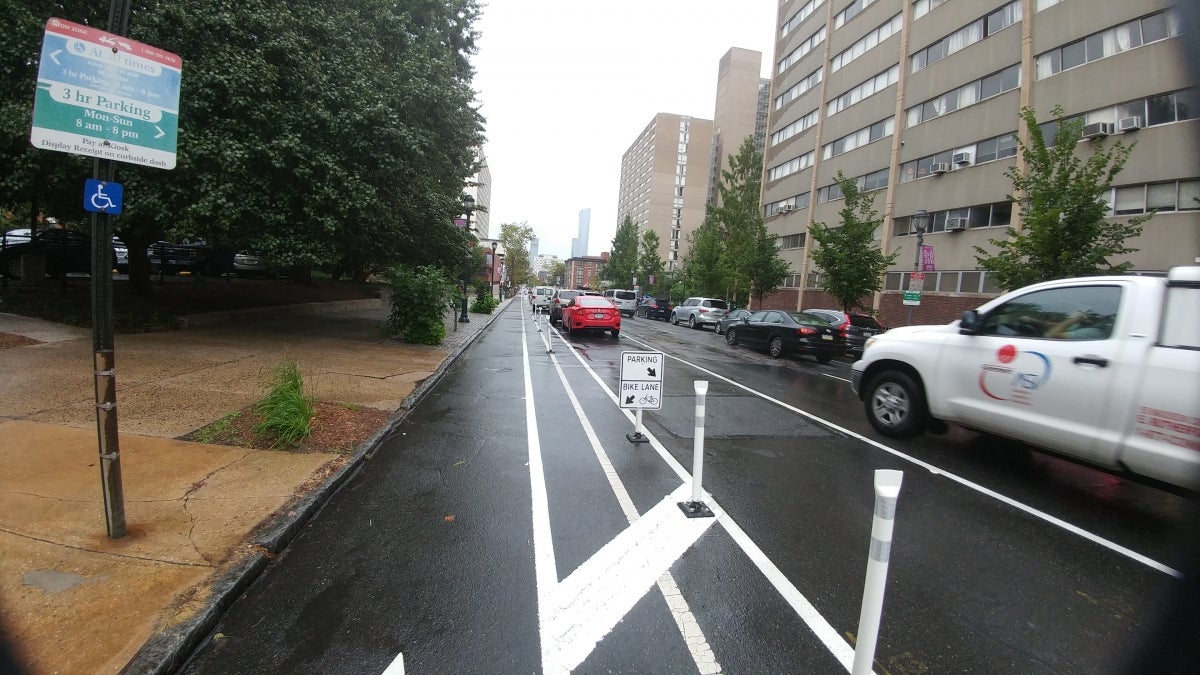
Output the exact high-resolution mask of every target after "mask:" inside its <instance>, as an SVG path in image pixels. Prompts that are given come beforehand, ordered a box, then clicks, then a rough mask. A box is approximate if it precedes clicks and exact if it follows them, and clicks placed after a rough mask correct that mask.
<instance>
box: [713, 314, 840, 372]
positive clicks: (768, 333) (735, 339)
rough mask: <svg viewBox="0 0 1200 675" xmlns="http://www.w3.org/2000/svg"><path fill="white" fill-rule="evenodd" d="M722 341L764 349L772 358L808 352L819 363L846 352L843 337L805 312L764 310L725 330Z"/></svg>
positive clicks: (824, 321)
mask: <svg viewBox="0 0 1200 675" xmlns="http://www.w3.org/2000/svg"><path fill="white" fill-rule="evenodd" d="M725 342H726V343H728V344H729V345H739V344H742V345H746V346H749V347H758V348H761V349H766V350H767V353H768V354H770V355H771V356H774V357H776V358H778V357H780V356H784V355H785V354H808V355H810V356H812V357H813V358H815V359H816V360H817V361H819V362H821V363H828V362H829V361H830V360H831V359H833V357H835V356H840V355H842V354H845V353H846V338H845V337H843V336H842V332H841V331H839V330H838V329H836V328H834V327H833V325H832V324H830V323H829V322H828V321H826V320H825V319H822V318H821V317H819V316H817V315H816V314H808V313H807V312H785V311H782V310H778V309H765V310H762V311H758V312H754V313H753V314H751V315H750V316H748V317H746V318H744V319H742V320H741V322H740V323H733V324H731V325H730V326H728V327H727V328H726V329H725Z"/></svg>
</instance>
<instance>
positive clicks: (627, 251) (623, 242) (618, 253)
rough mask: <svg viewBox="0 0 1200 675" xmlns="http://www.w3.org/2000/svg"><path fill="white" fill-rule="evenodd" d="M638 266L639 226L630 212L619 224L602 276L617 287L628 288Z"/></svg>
mask: <svg viewBox="0 0 1200 675" xmlns="http://www.w3.org/2000/svg"><path fill="white" fill-rule="evenodd" d="M637 268H638V226H637V223H635V222H633V218H632V217H631V216H630V215H629V214H625V219H624V220H622V221H621V224H620V225H619V226H617V233H616V235H615V236H614V237H613V240H612V250H611V251H610V252H609V254H608V263H607V264H606V265H605V266H604V270H603V271H602V272H601V275H600V278H601V279H604V280H605V281H610V282H612V284H613V285H614V286H615V287H617V288H626V287H627V286H629V285H630V283H631V282H632V281H633V279H632V277H633V275H634V274H636V270H637Z"/></svg>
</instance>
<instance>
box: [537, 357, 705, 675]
mask: <svg viewBox="0 0 1200 675" xmlns="http://www.w3.org/2000/svg"><path fill="white" fill-rule="evenodd" d="M559 339H560V340H561V336H560V338H559ZM562 342H563V344H564V345H566V347H567V349H568V350H569V351H570V352H571V354H572V355H574V356H575V359H576V360H577V361H580V362H581V363H582V359H581V358H580V356H579V353H578V352H577V351H576V350H575V348H574V347H573V346H572V345H571V344H570V343H569V342H567V341H566V340H562ZM550 360H551V362H552V363H553V364H554V369H555V372H557V373H558V378H559V381H560V382H561V383H562V385H563V389H564V390H566V393H567V397H568V399H569V400H570V401H571V406H572V407H573V408H574V409H575V416H576V417H577V418H578V419H579V422H580V424H581V425H582V426H583V432H584V434H585V435H586V436H587V438H588V442H589V443H590V444H591V446H592V451H593V452H594V453H595V454H596V459H597V461H598V462H599V463H600V466H601V467H602V468H603V469H604V474H605V478H606V479H607V480H608V484H609V487H610V488H611V489H612V491H613V494H614V495H615V496H616V498H617V502H618V503H619V504H620V505H621V510H622V512H623V513H624V514H625V518H626V520H628V521H629V523H630V525H631V526H632V525H634V524H635V523H636V522H637V521H638V513H637V508H636V507H635V506H634V505H633V500H632V499H630V498H629V492H628V491H627V490H626V489H625V485H624V484H623V483H622V482H621V478H620V476H618V475H617V472H616V469H614V468H613V466H612V462H611V461H609V459H608V454H607V453H605V451H604V447H603V446H602V445H601V444H600V438H599V437H598V436H597V435H596V432H595V430H594V429H593V428H592V425H591V422H590V421H589V420H588V417H587V414H585V413H584V412H583V406H581V405H580V404H579V399H578V398H577V397H576V396H575V390H574V389H573V388H572V387H571V384H570V383H569V382H567V377H566V374H565V373H563V369H562V365H561V364H560V363H559V361H558V357H557V356H554V355H551V357H550ZM585 367H586V364H585ZM588 370H589V372H591V369H590V368H589V369H588ZM683 487H686V486H681V489H682V488H683ZM675 514H676V516H677V521H680V522H681V521H687V520H689V519H688V518H687V517H685V516H684V515H683V512H682V511H679V510H678V509H676V510H675ZM711 524H712V523H711V522H709V523H707V524H704V526H703V527H702V528H696V527H695V526H694V525H676V527H680V528H681V529H682V530H683V531H684V532H696V538H699V536H700V534H703V532H704V530H707V529H708V526H709V525H711ZM655 536H656V537H657V536H661V535H655ZM651 541H653V540H651ZM694 541H695V540H694V539H693V540H692V541H691V542H688V544H687V545H685V546H684V547H683V548H682V549H679V550H678V551H675V550H673V549H668V550H667V551H660V555H659V556H657V559H656V563H657V565H658V567H659V568H660V569H659V571H658V573H657V574H656V576H658V577H659V589H660V591H661V592H662V593H663V596H664V597H669V600H668V607H669V608H670V610H671V618H673V619H674V620H675V624H676V626H677V627H678V628H679V632H680V635H681V636H682V637H683V638H684V642H685V644H686V645H687V647H688V652H689V653H690V654H691V655H692V660H693V661H695V663H696V668H697V669H698V670H699V671H700V672H701V673H702V674H704V675H708V674H711V673H719V672H720V670H721V667H720V665H719V664H718V663H717V660H716V656H714V655H713V652H712V649H711V648H710V647H709V646H708V641H707V640H706V639H705V637H704V633H703V632H702V631H701V630H700V624H699V623H698V622H697V621H696V618H695V616H693V615H692V612H691V609H690V608H689V607H688V605H687V601H686V600H684V598H683V595H682V594H681V593H680V592H679V587H678V586H677V585H676V584H675V580H674V578H673V577H672V576H671V574H670V573H669V572H667V570H668V569H669V568H670V566H671V565H672V564H673V563H674V562H675V561H676V560H678V559H679V557H680V556H682V555H683V553H684V551H686V550H687V547H688V546H690V545H691V543H693V542H694ZM639 542H640V545H641V546H647V544H646V539H644V538H643V539H640V540H639ZM651 545H652V544H651ZM668 552H670V553H673V554H674V555H673V556H672V557H668V556H667V555H666V554H667V553H668ZM601 553H603V550H602V551H601ZM597 555H600V554H599V553H597ZM637 569H638V566H637V565H636V564H635V565H634V566H633V568H632V569H631V568H630V567H629V566H628V565H626V566H622V567H616V568H609V569H608V573H609V574H611V575H612V576H613V578H614V579H616V580H618V582H619V581H621V580H623V579H624V578H625V577H626V576H630V577H633V576H634V573H635V572H636V571H637ZM564 583H565V582H564ZM618 588H621V586H618ZM606 590H607V592H609V593H611V592H612V589H606ZM625 590H626V593H624V594H622V595H620V596H617V597H619V598H621V599H623V600H624V601H625V602H623V603H622V604H620V605H619V606H618V608H620V609H622V611H621V612H620V613H619V614H617V613H616V612H615V611H614V612H610V613H609V614H607V615H603V616H602V617H601V620H599V621H597V620H596V619H595V618H593V619H592V621H594V622H595V623H596V624H598V625H597V626H585V627H584V628H586V629H587V632H584V633H583V635H584V636H585V639H582V640H578V642H577V644H576V645H574V647H575V651H574V654H575V656H577V657H578V661H574V660H573V659H570V658H567V659H565V662H566V663H571V664H572V665H571V667H572V668H574V667H575V666H577V665H578V664H579V663H582V662H583V660H584V659H586V658H587V655H588V654H590V653H591V651H592V650H593V649H594V648H595V646H596V644H597V643H598V642H599V641H600V639H602V638H603V637H604V636H605V635H607V634H608V633H609V632H610V631H611V630H612V628H613V626H615V625H616V623H617V621H620V620H621V618H622V617H624V616H625V614H627V613H628V612H629V610H631V609H633V606H634V605H635V604H636V603H637V601H638V600H639V599H640V598H641V597H642V596H643V595H645V593H646V591H647V590H648V587H645V588H643V587H640V586H637V585H636V584H631V585H630V586H629V588H626V589H625ZM630 591H638V592H637V593H636V595H633V594H632V593H631V592H630ZM581 618H586V615H583V617H581ZM606 619H612V623H607V622H606ZM587 637H591V638H592V639H591V640H590V641H589V640H588V639H586V638H587ZM570 646H571V645H565V646H564V650H566V649H567V648H568V647H570ZM566 653H567V654H570V653H572V652H566Z"/></svg>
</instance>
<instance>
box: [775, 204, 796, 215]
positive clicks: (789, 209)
mask: <svg viewBox="0 0 1200 675" xmlns="http://www.w3.org/2000/svg"><path fill="white" fill-rule="evenodd" d="M795 210H796V207H794V206H792V205H791V204H788V205H787V206H781V207H779V212H780V213H791V212H792V211H795Z"/></svg>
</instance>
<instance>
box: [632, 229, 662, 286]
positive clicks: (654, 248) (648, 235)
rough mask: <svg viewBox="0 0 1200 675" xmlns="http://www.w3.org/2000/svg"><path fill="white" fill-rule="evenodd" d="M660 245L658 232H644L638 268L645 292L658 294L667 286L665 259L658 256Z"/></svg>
mask: <svg viewBox="0 0 1200 675" xmlns="http://www.w3.org/2000/svg"><path fill="white" fill-rule="evenodd" d="M658 247H659V239H658V233H657V232H655V231H654V230H646V231H645V232H643V233H642V248H641V254H640V255H639V256H638V264H637V270H638V279H639V280H641V281H642V291H643V292H644V293H654V294H656V293H657V292H658V291H659V290H660V289H664V288H666V279H665V278H664V277H663V260H662V258H660V257H658ZM652 276H653V277H654V283H653V284H652V283H650V277H652Z"/></svg>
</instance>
